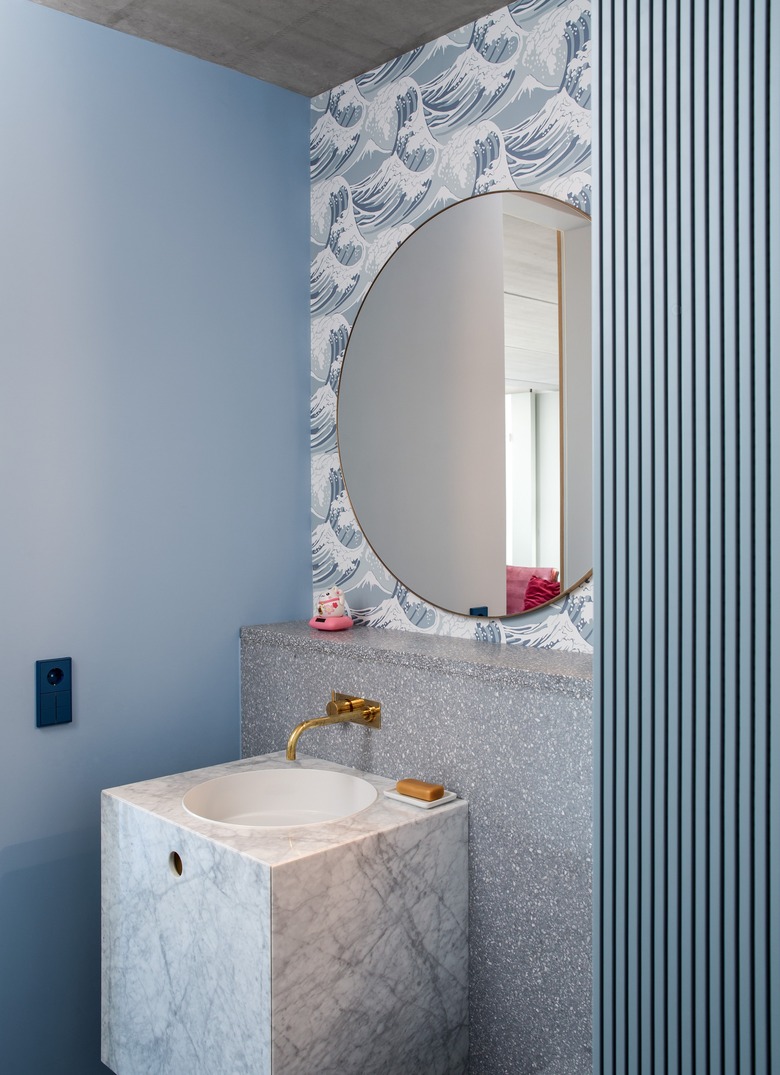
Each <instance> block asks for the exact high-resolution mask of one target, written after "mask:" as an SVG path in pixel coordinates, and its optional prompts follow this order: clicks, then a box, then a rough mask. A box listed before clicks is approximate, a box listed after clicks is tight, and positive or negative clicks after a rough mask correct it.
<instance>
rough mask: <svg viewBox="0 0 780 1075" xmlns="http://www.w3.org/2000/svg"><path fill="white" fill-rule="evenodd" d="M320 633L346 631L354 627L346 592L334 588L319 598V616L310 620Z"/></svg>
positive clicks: (311, 624) (325, 591)
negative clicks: (345, 595)
mask: <svg viewBox="0 0 780 1075" xmlns="http://www.w3.org/2000/svg"><path fill="white" fill-rule="evenodd" d="M309 626H310V627H316V628H317V629H318V630H319V631H344V630H346V629H347V628H348V627H352V626H353V621H352V617H351V616H350V614H349V608H348V607H347V599H346V598H345V597H344V591H343V590H340V589H339V588H338V587H337V586H334V587H333V589H331V590H324V591H323V593H321V594H319V596H318V597H317V614H316V616H314V617H313V618H312V619H310V620H309Z"/></svg>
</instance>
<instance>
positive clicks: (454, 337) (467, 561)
mask: <svg viewBox="0 0 780 1075" xmlns="http://www.w3.org/2000/svg"><path fill="white" fill-rule="evenodd" d="M590 297H591V280H590V219H589V218H588V217H587V216H586V215H585V214H583V213H581V212H580V211H579V210H576V209H574V208H572V207H571V206H569V205H567V204H565V203H563V202H560V201H557V200H556V199H553V198H548V197H545V196H544V195H540V194H534V193H530V192H519V191H518V192H511V193H490V194H485V195H482V196H480V197H477V198H473V199H470V200H468V201H464V202H459V203H457V204H456V205H453V206H450V207H449V208H448V209H445V210H443V211H442V212H440V213H438V214H437V215H436V216H434V217H432V218H430V219H429V220H428V221H427V222H426V223H425V224H424V225H423V226H422V227H420V228H418V229H417V231H415V232H414V233H413V234H412V235H411V236H410V237H409V238H408V239H407V240H406V241H405V242H404V243H403V244H402V245H401V246H399V248H398V249H397V250H396V252H395V253H394V254H393V256H392V257H391V258H390V259H389V261H388V262H387V264H386V265H385V266H384V268H383V269H382V271H381V272H380V273H379V275H378V277H377V279H376V280H375V281H374V284H373V285H372V287H371V289H370V290H369V292H368V294H367V295H366V297H365V299H364V300H363V303H362V305H361V308H360V311H359V313H358V315H357V318H356V320H355V324H354V327H353V329H352V333H351V335H350V339H349V344H348V347H347V351H346V354H345V357H344V362H343V366H342V370H341V377H340V381H339V392H338V409H337V436H338V446H339V455H340V460H341V467H342V473H343V476H344V482H345V485H346V488H347V492H348V495H349V498H350V501H351V503H352V506H353V509H354V512H355V515H356V518H357V521H358V525H359V526H360V528H361V530H362V531H363V534H364V536H365V538H366V540H367V541H368V542H369V544H370V545H371V546H372V548H373V549H374V551H375V552H376V554H377V556H378V557H379V559H380V560H381V561H382V562H383V563H384V564H385V566H386V567H387V568H388V569H389V570H390V571H391V572H392V573H393V574H394V575H395V576H396V578H398V579H399V580H400V581H401V582H402V583H403V584H404V585H405V586H407V587H408V588H409V589H410V590H412V591H413V592H414V593H416V594H418V595H419V596H420V597H422V598H424V599H425V600H426V601H428V602H429V603H430V604H433V605H438V606H439V607H441V608H443V609H446V610H448V611H451V612H456V613H461V614H464V615H469V614H473V615H487V616H491V617H495V616H503V615H517V614H519V613H522V612H524V611H530V610H531V609H532V608H537V607H539V606H540V605H541V604H544V603H547V602H548V601H550V600H554V599H555V598H556V597H557V596H559V595H560V594H561V593H565V592H567V591H568V590H570V589H572V588H573V587H574V586H575V585H576V584H577V583H578V582H581V581H583V580H584V579H585V578H586V577H587V576H588V575H589V574H590V571H591V567H592V561H593V550H592V537H591V534H592V519H591V511H592V509H591V488H592V472H591V353H590V350H591V345H590V338H591V337H590Z"/></svg>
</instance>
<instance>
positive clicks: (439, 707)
mask: <svg viewBox="0 0 780 1075" xmlns="http://www.w3.org/2000/svg"><path fill="white" fill-rule="evenodd" d="M241 684H242V754H243V755H244V756H251V755H254V754H262V753H266V752H267V751H270V750H279V749H281V748H282V747H283V746H284V745H285V743H286V742H287V738H288V736H289V734H290V732H291V730H292V728H293V726H294V725H295V724H296V723H297V722H298V721H299V720H304V719H307V718H310V717H316V716H321V715H323V714H324V712H325V708H324V707H325V703H326V702H327V700H328V698H329V697H330V691H331V690H333V689H335V690H337V691H342V692H344V693H347V694H354V695H361V696H364V697H368V698H372V699H376V700H378V701H380V702H381V703H382V727H381V728H380V729H368V728H361V727H357V726H355V725H351V724H345V725H337V726H334V727H326V728H320V729H312V730H310V731H307V732H305V733H304V734H303V736H302V738H301V741H300V744H299V747H300V749H303V750H305V751H307V752H310V753H312V754H315V755H317V756H318V757H320V758H328V759H330V760H332V761H334V762H339V763H341V764H345V765H351V766H355V767H356V768H358V769H363V770H366V771H370V772H378V773H382V774H383V775H386V776H388V777H391V778H393V779H397V778H400V777H405V776H412V777H419V778H420V779H422V780H429V781H434V782H437V783H438V782H440V783H443V784H445V785H446V787H448V788H451V789H452V790H453V791H455V792H457V793H458V794H459V795H460V796H462V797H463V798H466V799H468V801H469V804H470V815H469V892H470V909H469V931H470V964H469V966H470V971H469V973H470V983H469V984H470V997H469V1023H470V1039H471V1045H470V1062H469V1072H470V1075H518V1073H523V1075H526V1073H541V1072H544V1073H545V1075H589V1073H590V1071H591V839H592V836H591V801H592V668H591V658H590V657H588V656H585V655H582V654H567V653H561V652H549V651H544V650H538V649H529V648H524V647H519V646H498V645H489V644H486V643H480V642H474V641H471V640H465V639H454V638H447V637H441V636H439V637H437V636H427V635H424V634H415V633H412V632H405V631H404V632H397V631H390V630H378V629H372V628H364V627H356V628H354V629H353V630H349V631H345V632H339V633H336V632H334V633H330V634H326V633H325V632H319V631H316V630H313V629H312V628H310V627H309V626H308V625H307V624H304V623H286V624H271V625H267V626H259V627H245V628H243V629H242V632H241Z"/></svg>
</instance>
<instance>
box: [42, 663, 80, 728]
mask: <svg viewBox="0 0 780 1075" xmlns="http://www.w3.org/2000/svg"><path fill="white" fill-rule="evenodd" d="M71 663H72V662H71V658H70V657H58V658H57V659H56V660H53V661H36V662H35V699H36V707H35V709H36V714H35V723H36V725H37V726H38V727H39V728H47V727H50V726H51V725H53V724H70V723H71V722H72V721H73V686H72V668H71Z"/></svg>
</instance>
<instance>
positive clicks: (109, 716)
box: [0, 0, 310, 1075]
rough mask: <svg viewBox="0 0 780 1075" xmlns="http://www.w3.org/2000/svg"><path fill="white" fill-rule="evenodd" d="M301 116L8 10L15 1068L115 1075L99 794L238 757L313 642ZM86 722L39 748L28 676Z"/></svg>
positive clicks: (3, 638) (1, 768) (1, 202)
mask: <svg viewBox="0 0 780 1075" xmlns="http://www.w3.org/2000/svg"><path fill="white" fill-rule="evenodd" d="M308 126H309V102H308V100H306V99H304V98H303V97H299V96H297V95H295V94H291V93H288V92H286V91H283V90H279V89H276V88H275V87H271V86H268V85H265V84H263V83H261V82H258V81H255V80H252V79H249V78H246V77H244V76H241V75H237V74H235V73H233V72H229V71H227V70H223V69H222V68H218V67H215V66H213V65H210V64H207V63H203V62H202V61H199V60H195V59H192V58H190V57H186V56H183V55H179V54H178V53H175V52H172V51H170V50H168V49H164V48H161V47H159V46H155V45H151V44H148V43H146V42H143V41H139V40H136V39H135V38H132V37H129V36H125V35H122V34H118V33H115V32H113V31H110V30H106V29H103V28H99V27H96V26H93V25H91V24H89V23H86V22H82V21H79V20H77V19H74V18H71V17H69V16H65V15H61V14H59V13H56V12H53V11H50V10H48V9H45V8H41V7H37V6H35V5H33V4H30V3H26V2H21V0H3V4H2V6H0V130H2V132H3V134H2V142H3V165H2V169H0V250H2V254H1V255H0V371H1V376H0V383H1V385H2V390H1V391H0V512H2V525H1V526H0V688H1V690H2V693H1V694H0V1057H2V1059H1V1060H0V1066H2V1068H3V1070H4V1071H7V1072H9V1073H10V1072H12V1073H13V1075H26V1073H28V1072H29V1073H30V1075H43V1073H49V1072H51V1073H54V1072H57V1075H71V1073H72V1075H90V1073H91V1072H97V1071H101V1070H105V1069H104V1068H103V1067H102V1065H101V1064H100V1062H99V1059H98V1056H99V861H98V819H99V791H100V788H101V787H105V786H111V785H115V784H120V783H124V782H127V781H130V780H137V779H141V778H145V777H150V776H153V775H155V774H160V773H164V772H170V771H177V770H182V769H187V768H191V767H195V766H202V765H208V764H211V763H214V762H218V761H223V760H226V759H229V758H233V757H237V756H238V753H239V699H238V629H239V626H240V625H241V624H244V623H258V622H267V621H274V620H284V619H290V618H295V617H302V616H305V615H307V614H308V612H309V600H310V552H309V458H308V416H307V414H306V399H307V395H308V377H309V332H308V316H307V311H308V220H309V207H308V197H309V187H308ZM66 655H68V656H72V657H73V660H74V706H75V718H74V722H73V724H72V725H70V726H66V727H62V728H54V729H40V730H39V729H36V727H35V699H34V693H33V677H34V662H35V660H36V658H42V657H57V656H66Z"/></svg>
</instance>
